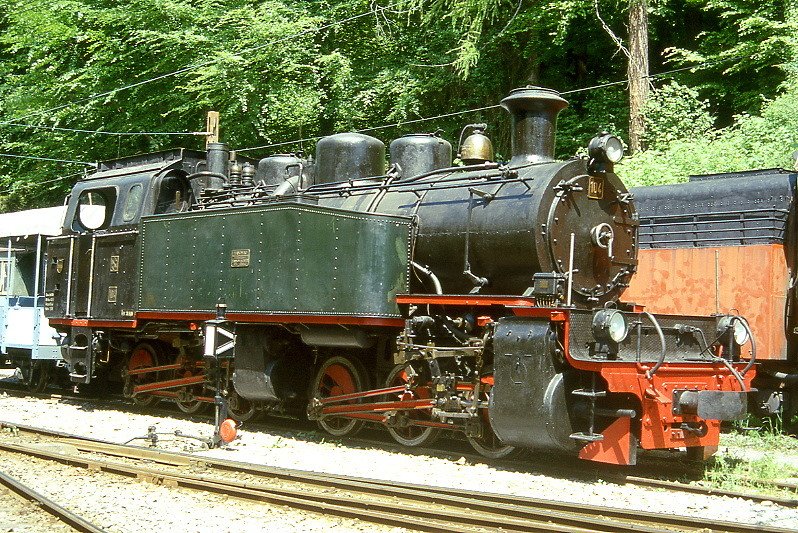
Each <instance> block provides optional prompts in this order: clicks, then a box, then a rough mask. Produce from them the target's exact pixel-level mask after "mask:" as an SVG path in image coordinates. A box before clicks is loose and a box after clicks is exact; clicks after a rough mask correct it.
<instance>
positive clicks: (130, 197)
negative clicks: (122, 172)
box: [122, 183, 144, 222]
mask: <svg viewBox="0 0 798 533" xmlns="http://www.w3.org/2000/svg"><path fill="white" fill-rule="evenodd" d="M143 198H144V187H142V186H141V183H136V184H135V185H133V186H132V187H130V190H128V192H127V198H125V207H124V208H123V209H122V221H123V222H133V220H135V218H136V215H138V214H139V208H140V207H141V201H142V200H143Z"/></svg>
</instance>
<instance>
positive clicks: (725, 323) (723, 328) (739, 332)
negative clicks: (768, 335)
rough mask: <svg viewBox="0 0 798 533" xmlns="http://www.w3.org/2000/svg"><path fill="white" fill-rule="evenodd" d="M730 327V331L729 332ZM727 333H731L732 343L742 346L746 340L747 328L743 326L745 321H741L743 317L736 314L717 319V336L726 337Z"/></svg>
mask: <svg viewBox="0 0 798 533" xmlns="http://www.w3.org/2000/svg"><path fill="white" fill-rule="evenodd" d="M730 329H731V332H729V330H730ZM729 333H731V335H732V338H733V340H734V344H736V345H737V346H742V345H743V344H745V343H746V342H748V330H747V329H746V327H745V323H743V319H742V318H740V317H738V316H734V315H726V316H723V317H721V318H720V320H718V336H719V337H721V338H726V339H728V337H727V335H729Z"/></svg>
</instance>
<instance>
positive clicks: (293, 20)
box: [0, 0, 798, 211]
mask: <svg viewBox="0 0 798 533" xmlns="http://www.w3.org/2000/svg"><path fill="white" fill-rule="evenodd" d="M637 1H639V0H637ZM380 2H381V3H380V4H376V3H372V2H371V1H367V0H340V1H339V0H329V1H291V0H265V1H257V0H254V1H246V0H132V1H124V2H122V1H113V0H26V1H18V0H17V1H11V0H0V28H2V33H0V152H1V153H2V154H3V155H2V156H0V210H2V211H7V210H17V209H24V208H31V207H40V206H46V205H53V204H58V203H60V202H61V201H62V199H63V197H64V195H65V194H66V193H67V192H68V191H69V188H70V186H71V184H72V183H74V181H75V180H76V179H77V178H78V177H79V176H80V175H81V173H82V172H83V171H84V168H85V166H84V165H81V164H80V163H66V162H55V161H46V160H37V159H24V158H18V157H11V156H14V155H16V156H26V157H28V156H32V157H41V158H51V159H62V160H68V161H76V162H93V161H96V160H102V159H109V158H114V157H117V156H120V155H122V156H123V155H130V154H133V153H139V152H145V151H152V150H157V149H164V148H171V147H175V146H184V147H188V148H202V147H203V146H204V138H203V137H201V136H196V135H187V134H186V133H189V132H197V131H202V130H203V129H204V127H205V124H204V120H205V113H206V112H207V111H208V110H217V111H219V112H220V113H221V117H222V118H221V122H222V137H223V139H224V140H225V141H226V142H228V143H230V144H231V145H232V146H233V147H237V148H247V147H261V146H264V145H274V144H278V146H271V147H264V148H259V149H256V150H251V151H249V152H247V155H250V156H258V157H260V156H263V155H267V154H269V153H277V152H288V151H296V150H299V149H304V150H306V151H308V150H312V147H313V143H312V141H305V142H303V143H292V144H282V143H288V142H289V141H293V140H296V139H302V138H313V137H316V136H320V135H327V134H331V133H334V132H339V131H353V130H360V129H364V128H373V127H377V126H382V125H390V124H396V123H398V124H400V125H396V126H389V127H385V128H380V129H377V130H373V131H369V132H368V133H369V134H371V135H374V136H377V137H379V138H381V139H382V140H383V141H385V142H386V144H387V143H388V142H390V140H391V139H393V138H396V137H398V136H400V135H402V134H404V133H409V132H416V131H425V132H429V131H435V130H437V129H440V130H441V131H442V134H443V136H444V137H446V138H447V139H448V140H450V141H451V142H452V143H453V144H454V145H455V146H456V143H457V138H458V135H459V132H460V129H461V128H462V126H463V125H464V124H466V123H473V122H486V123H487V124H488V125H489V132H490V134H491V136H492V137H493V139H494V143H495V145H496V147H497V152H498V154H500V156H507V155H508V152H509V137H508V131H507V128H508V121H507V120H506V117H505V116H504V111H502V110H501V109H495V108H492V109H486V110H483V111H477V112H470V113H464V114H458V115H454V116H450V117H446V118H440V119H437V120H434V121H428V122H417V123H412V124H403V123H407V122H409V121H414V120H417V119H419V118H425V117H431V116H437V115H442V114H447V113H454V112H459V111H462V110H467V109H475V108H482V107H486V106H493V105H495V104H497V103H498V101H499V100H500V99H501V98H502V97H503V96H505V95H506V94H507V93H508V92H509V91H510V89H512V88H514V87H519V86H523V85H527V84H536V85H543V86H546V87H551V88H554V89H557V90H559V91H561V92H563V93H566V94H565V98H567V99H568V100H569V101H570V103H571V105H570V107H569V108H568V109H567V110H565V111H564V112H563V113H562V114H561V115H560V121H559V132H558V137H557V141H558V147H557V150H558V155H560V156H563V157H566V156H571V155H574V154H575V153H578V152H579V151H580V150H583V149H584V146H585V145H586V143H587V141H588V140H589V139H590V137H592V136H593V135H595V134H596V133H597V132H599V131H602V130H607V131H611V132H614V133H616V134H619V135H621V136H622V137H624V138H627V135H628V121H629V115H628V113H629V112H628V98H629V96H628V85H627V83H626V82H625V78H626V68H627V58H626V56H625V55H624V54H623V53H622V52H621V51H620V49H619V47H618V45H617V44H616V42H615V41H614V40H613V38H612V37H611V35H610V32H612V33H613V34H614V35H615V36H617V38H619V39H620V40H621V41H624V40H625V39H626V38H627V35H628V27H627V20H628V18H627V14H628V10H629V0H598V1H596V0H552V1H535V0H520V1H518V0H507V1H503V0H397V1H394V2H391V1H390V0H380ZM794 4H795V1H794V0H760V1H755V0H649V4H648V13H649V40H650V41H649V46H650V57H649V59H650V63H651V67H650V70H651V74H652V77H651V78H650V81H651V87H652V93H651V99H650V101H649V104H648V106H647V108H646V122H647V127H648V129H647V133H646V137H645V145H646V150H644V151H641V152H638V153H636V154H634V155H633V156H632V157H629V158H628V159H627V160H625V162H624V163H623V164H622V165H621V167H620V168H619V169H618V173H619V174H620V175H621V177H622V178H623V179H624V180H625V181H626V182H627V183H629V184H647V183H652V184H653V183H665V182H672V181H676V180H680V179H684V178H685V177H686V176H687V175H689V174H691V173H701V172H717V171H727V170H742V169H747V168H754V167H776V166H783V167H788V168H791V167H792V166H793V165H794V161H793V157H792V153H793V152H795V151H796V150H798V8H797V7H796V6H795V5H794ZM345 20H347V21H346V22H341V23H336V22H337V21H345ZM178 71H179V73H177V74H172V73H174V72H178ZM152 79H155V80H156V81H152V82H149V80H152ZM143 82H146V83H143ZM97 95H100V96H97ZM71 130H85V131H71ZM98 132H105V133H117V134H118V133H130V135H108V134H103V133H98ZM162 133H183V134H184V135H161V134H162Z"/></svg>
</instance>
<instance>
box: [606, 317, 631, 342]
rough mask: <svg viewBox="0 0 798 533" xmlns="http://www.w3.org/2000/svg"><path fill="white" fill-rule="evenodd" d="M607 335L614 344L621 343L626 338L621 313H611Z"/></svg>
mask: <svg viewBox="0 0 798 533" xmlns="http://www.w3.org/2000/svg"><path fill="white" fill-rule="evenodd" d="M607 333H609V335H610V338H611V339H612V340H613V341H615V342H621V341H622V340H624V339H625V338H626V319H625V318H624V317H623V315H622V314H621V313H613V314H612V316H611V317H610V322H609V324H607Z"/></svg>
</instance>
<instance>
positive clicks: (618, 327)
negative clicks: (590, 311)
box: [593, 309, 628, 343]
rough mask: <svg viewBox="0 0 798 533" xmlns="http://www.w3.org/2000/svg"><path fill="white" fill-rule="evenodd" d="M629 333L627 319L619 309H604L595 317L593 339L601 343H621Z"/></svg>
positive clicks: (597, 312)
mask: <svg viewBox="0 0 798 533" xmlns="http://www.w3.org/2000/svg"><path fill="white" fill-rule="evenodd" d="M627 333H628V331H627V327H626V317H624V316H623V313H621V312H620V311H618V310H617V309H602V310H600V311H596V314H595V315H593V337H595V339H596V340H597V341H600V342H605V343H606V342H616V343H617V342H621V341H622V340H624V339H625V338H626V335H627Z"/></svg>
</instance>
